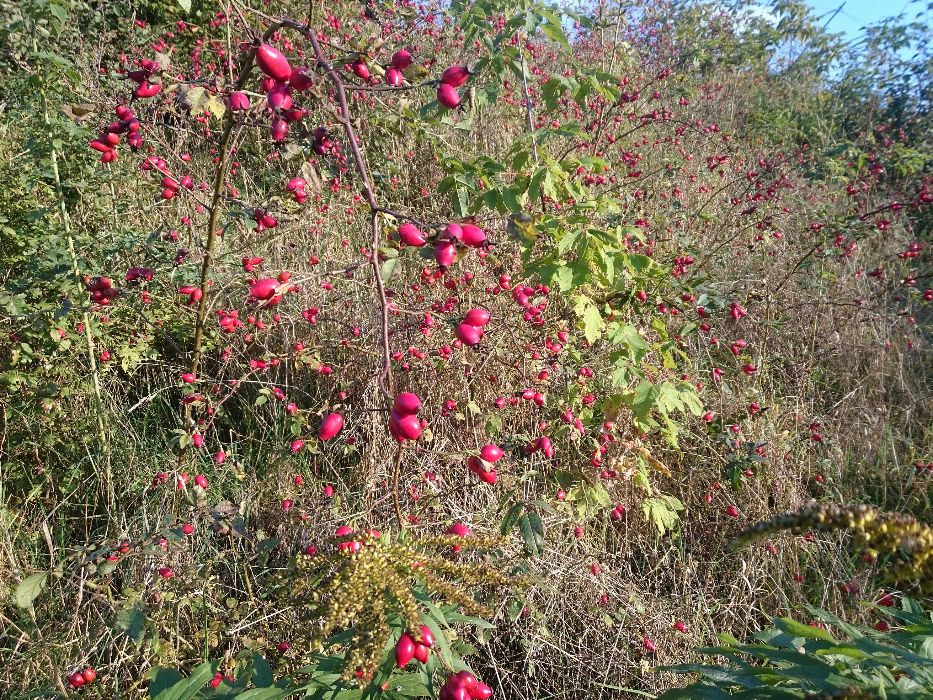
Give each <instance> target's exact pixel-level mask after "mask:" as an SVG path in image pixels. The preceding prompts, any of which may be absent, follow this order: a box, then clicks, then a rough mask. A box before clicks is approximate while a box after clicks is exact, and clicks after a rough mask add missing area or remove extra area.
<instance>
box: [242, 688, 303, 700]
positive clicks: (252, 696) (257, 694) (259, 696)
mask: <svg viewBox="0 0 933 700" xmlns="http://www.w3.org/2000/svg"><path fill="white" fill-rule="evenodd" d="M293 694H294V691H292V690H288V689H285V690H283V689H282V688H252V689H250V690H247V691H245V692H243V693H240V694H239V695H237V696H236V700H279V699H280V698H285V697H288V696H289V695H293Z"/></svg>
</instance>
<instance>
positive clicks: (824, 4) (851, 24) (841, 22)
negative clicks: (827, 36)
mask: <svg viewBox="0 0 933 700" xmlns="http://www.w3.org/2000/svg"><path fill="white" fill-rule="evenodd" d="M807 2H808V4H809V5H810V6H811V7H813V8H814V10H816V13H817V14H818V15H826V19H829V15H830V14H832V12H833V11H834V10H836V8H838V7H839V6H840V5H843V8H842V10H841V11H840V12H839V13H838V14H837V15H836V16H835V17H834V18H833V20H832V21H831V22H830V23H829V25H828V27H827V28H828V29H829V30H830V31H832V32H843V33H845V34H847V35H848V36H855V35H857V34H858V33H859V28H860V27H863V26H865V25H866V24H874V23H875V22H877V21H878V20H881V19H884V18H885V17H890V16H893V15H897V14H900V12H901V11H902V10H905V9H906V11H907V15H908V17H909V18H913V15H914V14H916V13H917V12H919V11H921V10H923V9H924V6H925V5H926V2H925V0H920V1H919V2H918V1H917V0H913V1H911V0H845V3H843V0H807ZM824 21H825V20H824Z"/></svg>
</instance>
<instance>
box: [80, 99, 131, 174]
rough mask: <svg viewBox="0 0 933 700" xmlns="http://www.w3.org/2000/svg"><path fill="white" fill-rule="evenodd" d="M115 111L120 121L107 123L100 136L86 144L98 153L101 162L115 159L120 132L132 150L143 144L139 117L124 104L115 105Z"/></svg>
mask: <svg viewBox="0 0 933 700" xmlns="http://www.w3.org/2000/svg"><path fill="white" fill-rule="evenodd" d="M116 113H117V117H119V119H120V121H117V122H111V123H110V124H108V125H107V126H106V127H104V130H103V131H102V132H101V134H100V136H98V137H97V138H96V139H94V140H93V141H91V142H90V143H89V144H88V145H89V146H90V147H91V148H92V149H94V150H95V151H98V152H99V153H100V162H101V163H112V162H113V161H115V160H116V159H117V146H118V145H119V144H120V136H121V135H122V134H126V135H127V136H126V142H127V144H129V146H130V148H132V149H133V150H134V151H135V150H137V149H138V148H140V147H141V146H142V145H143V139H142V136H140V134H139V119H137V118H136V115H135V114H133V110H131V109H130V108H129V107H127V106H125V105H117V107H116Z"/></svg>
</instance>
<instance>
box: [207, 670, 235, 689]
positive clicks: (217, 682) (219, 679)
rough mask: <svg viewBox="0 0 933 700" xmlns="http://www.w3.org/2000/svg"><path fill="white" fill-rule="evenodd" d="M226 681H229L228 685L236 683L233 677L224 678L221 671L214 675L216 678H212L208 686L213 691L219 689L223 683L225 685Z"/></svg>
mask: <svg viewBox="0 0 933 700" xmlns="http://www.w3.org/2000/svg"><path fill="white" fill-rule="evenodd" d="M224 681H227V683H233V682H234V679H233V676H227V677H226V678H224V674H222V673H221V672H220V671H217V672H216V673H215V674H214V677H213V678H211V679H210V680H209V681H208V682H207V684H208V685H209V686H210V687H211V688H212V689H216V688H217V687H218V686H219V685H220V684H221V683H223V682H224Z"/></svg>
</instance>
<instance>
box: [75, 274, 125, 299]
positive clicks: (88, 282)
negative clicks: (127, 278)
mask: <svg viewBox="0 0 933 700" xmlns="http://www.w3.org/2000/svg"><path fill="white" fill-rule="evenodd" d="M84 286H85V287H87V290H88V291H89V292H90V293H91V301H92V302H94V303H95V304H100V305H101V306H107V305H108V304H110V302H111V301H112V300H113V299H115V298H116V297H117V296H118V295H119V294H120V292H119V290H117V288H116V287H114V286H113V280H112V279H110V278H109V277H95V278H94V279H91V278H90V277H85V278H84Z"/></svg>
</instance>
